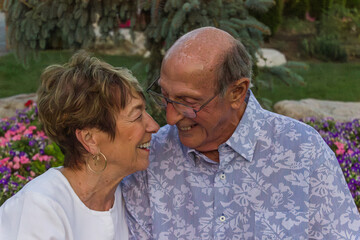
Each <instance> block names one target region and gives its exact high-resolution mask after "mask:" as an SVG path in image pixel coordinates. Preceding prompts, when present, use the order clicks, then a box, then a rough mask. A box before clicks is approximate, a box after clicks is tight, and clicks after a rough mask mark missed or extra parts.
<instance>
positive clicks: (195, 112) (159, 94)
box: [146, 79, 219, 119]
mask: <svg viewBox="0 0 360 240" xmlns="http://www.w3.org/2000/svg"><path fill="white" fill-rule="evenodd" d="M157 81H159V79H156V80H155V81H153V82H152V83H151V84H150V86H149V87H148V88H147V89H146V92H147V93H148V94H150V95H156V96H158V97H161V98H164V99H165V101H166V106H161V105H160V104H159V103H158V102H157V101H155V100H154V102H155V103H156V104H158V105H160V107H164V108H166V107H167V105H168V104H169V103H171V104H172V105H173V106H174V108H175V110H176V111H177V112H179V111H178V110H177V109H176V107H175V105H174V103H176V104H180V105H183V106H184V107H187V108H190V109H192V110H193V111H194V114H195V116H194V117H189V116H185V117H187V118H192V119H193V118H196V117H197V113H198V112H200V111H201V110H202V109H204V107H205V106H206V105H207V104H209V103H210V102H211V101H212V100H213V99H214V98H215V97H216V96H218V95H219V94H218V93H217V94H215V95H214V96H213V97H211V98H210V99H209V100H207V101H206V102H205V103H204V104H203V105H201V106H200V108H199V109H198V110H196V109H194V108H193V107H190V106H188V105H186V104H184V103H181V102H177V101H174V100H171V99H169V98H167V97H165V96H164V95H163V94H161V93H157V92H155V91H153V90H151V89H150V88H152V86H154V84H155V83H156V82H157ZM181 114H183V113H181Z"/></svg>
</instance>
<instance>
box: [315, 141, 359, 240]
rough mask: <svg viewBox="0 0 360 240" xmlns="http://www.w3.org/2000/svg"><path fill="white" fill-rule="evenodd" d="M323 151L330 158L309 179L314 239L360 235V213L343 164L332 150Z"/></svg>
mask: <svg viewBox="0 0 360 240" xmlns="http://www.w3.org/2000/svg"><path fill="white" fill-rule="evenodd" d="M323 147H324V146H323ZM325 151H328V152H327V153H329V151H331V150H330V149H325ZM324 155H325V156H326V155H327V156H330V157H329V159H325V161H324V162H323V163H322V164H321V165H319V166H318V167H317V168H316V169H315V170H314V171H313V172H312V174H311V176H310V179H309V181H310V182H309V184H310V189H309V198H310V199H309V209H310V216H309V221H310V226H309V236H310V238H311V239H336V240H339V239H354V240H355V239H360V238H359V237H360V214H359V212H358V210H357V208H356V205H355V203H354V199H353V198H352V196H351V194H350V191H349V188H348V186H347V184H346V181H345V178H344V175H343V173H342V170H341V168H340V165H339V164H338V161H337V159H336V157H335V155H334V153H333V152H332V151H331V154H324Z"/></svg>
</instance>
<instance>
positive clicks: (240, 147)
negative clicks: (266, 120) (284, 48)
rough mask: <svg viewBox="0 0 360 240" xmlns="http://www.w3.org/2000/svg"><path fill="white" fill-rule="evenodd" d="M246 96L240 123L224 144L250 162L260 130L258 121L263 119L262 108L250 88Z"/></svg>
mask: <svg viewBox="0 0 360 240" xmlns="http://www.w3.org/2000/svg"><path fill="white" fill-rule="evenodd" d="M248 97H249V98H248V102H247V106H246V109H245V112H244V115H243V116H242V118H241V120H240V123H239V124H238V126H237V127H236V130H235V131H234V133H233V134H232V135H231V137H230V138H229V139H228V140H227V141H226V142H225V143H224V144H225V145H228V146H230V147H231V148H232V149H233V150H234V151H235V152H237V153H238V154H240V155H241V156H242V157H243V158H245V159H246V160H247V161H249V162H251V161H252V159H253V156H254V152H255V148H256V143H257V140H258V138H259V134H260V130H261V124H258V123H259V121H262V119H263V109H262V107H261V106H260V104H259V102H258V101H257V100H256V98H255V96H254V94H253V93H252V91H251V90H250V89H249V90H248Z"/></svg>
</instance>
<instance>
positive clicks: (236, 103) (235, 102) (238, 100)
mask: <svg viewBox="0 0 360 240" xmlns="http://www.w3.org/2000/svg"><path fill="white" fill-rule="evenodd" d="M249 85H250V80H249V79H248V78H241V79H239V80H236V81H235V82H234V83H232V84H231V85H230V86H229V88H228V90H227V93H226V95H227V96H226V97H227V98H228V99H229V101H230V103H231V106H232V107H233V108H234V109H240V108H241V106H242V105H243V103H244V101H245V97H246V93H247V90H248V89H249Z"/></svg>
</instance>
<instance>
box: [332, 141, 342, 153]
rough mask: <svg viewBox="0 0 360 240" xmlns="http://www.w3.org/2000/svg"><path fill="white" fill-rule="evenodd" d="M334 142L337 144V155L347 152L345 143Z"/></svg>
mask: <svg viewBox="0 0 360 240" xmlns="http://www.w3.org/2000/svg"><path fill="white" fill-rule="evenodd" d="M334 144H335V145H336V147H337V149H336V151H335V153H336V154H337V155H343V154H344V153H345V149H344V146H345V145H344V144H343V143H341V142H334Z"/></svg>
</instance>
